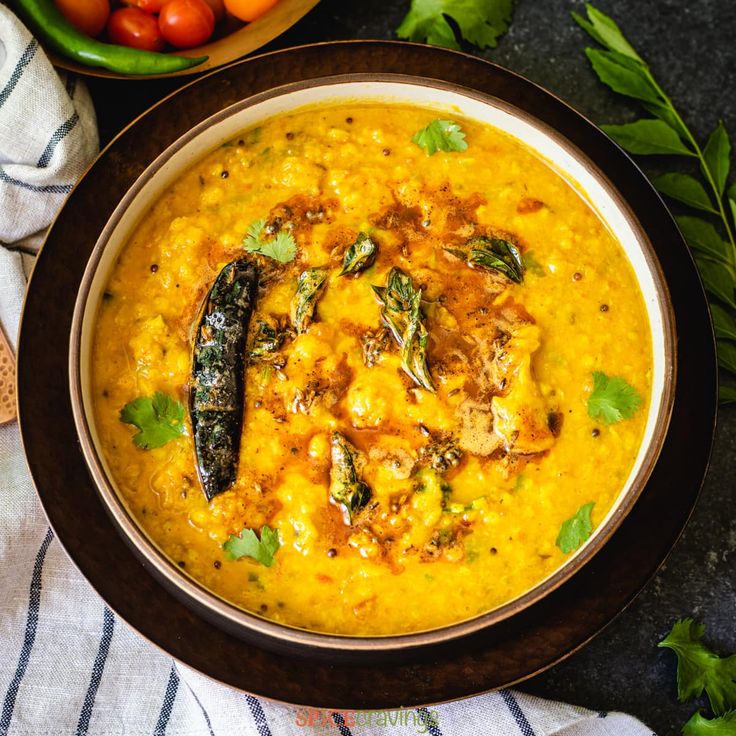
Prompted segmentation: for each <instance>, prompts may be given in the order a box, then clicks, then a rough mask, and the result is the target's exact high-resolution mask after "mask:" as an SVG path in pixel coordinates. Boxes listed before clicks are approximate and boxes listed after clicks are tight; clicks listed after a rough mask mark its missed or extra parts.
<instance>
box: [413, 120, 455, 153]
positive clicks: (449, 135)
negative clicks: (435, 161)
mask: <svg viewBox="0 0 736 736" xmlns="http://www.w3.org/2000/svg"><path fill="white" fill-rule="evenodd" d="M411 142H412V143H415V144H416V145H417V146H419V148H423V149H424V150H425V151H426V152H427V155H428V156H434V154H435V153H437V151H464V150H465V149H466V148H467V147H468V144H467V143H466V142H465V133H463V130H462V128H461V127H460V125H459V124H458V123H455V122H453V121H452V120H433V121H432V122H431V123H430V124H429V125H428V126H427V127H426V128H422V129H421V130H420V131H418V132H417V133H415V134H414V137H413V138H412V139H411Z"/></svg>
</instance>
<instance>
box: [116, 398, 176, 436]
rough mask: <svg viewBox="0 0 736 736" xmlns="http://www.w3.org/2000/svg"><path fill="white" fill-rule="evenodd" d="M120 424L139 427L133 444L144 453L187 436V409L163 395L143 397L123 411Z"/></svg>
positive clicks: (125, 407) (126, 406) (135, 400)
mask: <svg viewBox="0 0 736 736" xmlns="http://www.w3.org/2000/svg"><path fill="white" fill-rule="evenodd" d="M120 421H121V422H125V424H132V425H133V426H135V427H138V430H139V431H138V432H136V434H134V435H133V442H135V444H136V445H138V447H142V448H143V449H144V450H151V449H153V448H155V447H163V445H165V444H166V443H167V442H169V441H171V440H175V439H176V438H177V437H180V436H181V435H183V434H184V432H185V428H184V424H183V421H184V406H183V404H182V403H181V402H180V401H177V400H176V399H173V398H171V396H168V395H167V394H165V393H162V392H161V391H156V393H155V394H154V395H153V396H139V397H138V398H137V399H133V401H131V402H129V403H128V404H126V405H125V406H124V407H123V408H122V409H121V411H120Z"/></svg>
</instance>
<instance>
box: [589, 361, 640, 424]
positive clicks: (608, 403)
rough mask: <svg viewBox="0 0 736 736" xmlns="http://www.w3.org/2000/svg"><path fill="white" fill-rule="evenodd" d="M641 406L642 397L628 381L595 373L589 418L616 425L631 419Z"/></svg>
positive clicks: (599, 372)
mask: <svg viewBox="0 0 736 736" xmlns="http://www.w3.org/2000/svg"><path fill="white" fill-rule="evenodd" d="M640 406H641V396H640V395H639V393H638V392H637V390H636V389H635V388H634V387H633V386H631V385H630V384H629V383H628V382H627V381H626V379H624V378H618V377H611V376H607V375H606V374H605V373H603V372H601V371H595V372H594V373H593V392H592V393H591V394H590V396H589V397H588V416H590V417H591V418H592V419H602V420H603V421H604V422H605V423H606V424H615V423H616V422H620V421H621V420H622V419H631V417H633V416H634V413H635V412H636V410H637V409H638V408H639V407H640Z"/></svg>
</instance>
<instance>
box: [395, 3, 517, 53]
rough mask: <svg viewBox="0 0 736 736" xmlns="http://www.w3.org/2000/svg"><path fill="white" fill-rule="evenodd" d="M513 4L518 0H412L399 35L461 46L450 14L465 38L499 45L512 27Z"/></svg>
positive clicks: (484, 45) (487, 45)
mask: <svg viewBox="0 0 736 736" xmlns="http://www.w3.org/2000/svg"><path fill="white" fill-rule="evenodd" d="M513 7H514V0H412V3H411V8H410V9H409V12H408V13H407V14H406V17H405V18H404V20H403V21H402V22H401V25H400V26H399V27H398V28H397V29H396V35H397V36H398V37H399V38H406V39H408V40H410V41H427V43H431V44H433V45H434V46H445V47H447V48H450V49H459V48H460V44H459V43H458V40H457V38H456V36H455V32H454V31H453V29H452V26H450V24H449V23H448V21H447V19H448V17H449V18H452V20H454V21H455V23H457V27H458V29H459V30H460V35H461V36H462V37H463V38H464V39H465V40H467V41H469V42H470V43H472V44H474V45H475V46H478V47H479V48H481V49H485V48H495V47H496V46H497V45H498V38H499V36H502V35H503V34H504V33H506V31H507V30H508V27H509V23H510V22H511V11H512V10H513Z"/></svg>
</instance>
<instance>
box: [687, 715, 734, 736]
mask: <svg viewBox="0 0 736 736" xmlns="http://www.w3.org/2000/svg"><path fill="white" fill-rule="evenodd" d="M682 733H683V736H733V735H734V733H736V711H731V712H730V713H726V714H725V715H724V716H722V717H721V718H711V719H710V720H709V719H707V718H704V717H703V715H702V714H701V712H700V711H696V712H695V713H694V714H693V717H692V718H691V719H690V720H689V721H688V722H687V723H686V724H685V725H684V726H683V727H682Z"/></svg>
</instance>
